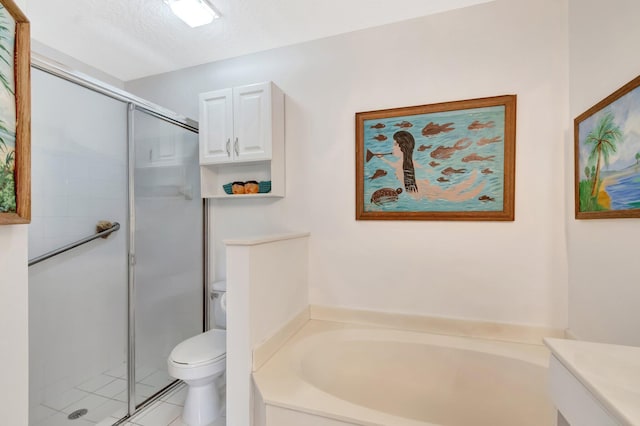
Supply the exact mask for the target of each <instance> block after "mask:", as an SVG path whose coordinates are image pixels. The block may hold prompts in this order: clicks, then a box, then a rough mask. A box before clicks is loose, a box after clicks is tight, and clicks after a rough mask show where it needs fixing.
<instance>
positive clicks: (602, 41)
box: [565, 0, 640, 346]
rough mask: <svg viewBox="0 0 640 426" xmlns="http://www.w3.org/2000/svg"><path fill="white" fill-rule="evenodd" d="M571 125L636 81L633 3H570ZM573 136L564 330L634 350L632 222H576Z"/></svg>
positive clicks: (638, 338) (636, 303)
mask: <svg viewBox="0 0 640 426" xmlns="http://www.w3.org/2000/svg"><path fill="white" fill-rule="evenodd" d="M569 4H570V11H571V12H570V14H569V40H570V44H569V46H570V52H571V55H570V70H571V73H570V101H571V119H574V118H575V117H577V116H578V115H580V114H581V113H582V112H584V111H586V110H587V109H589V108H590V107H591V106H593V105H595V104H596V103H597V102H599V101H600V100H602V99H604V98H605V97H607V96H608V95H610V94H611V93H612V92H614V91H615V90H617V89H618V88H620V87H621V86H623V85H624V84H626V83H627V82H629V81H630V80H632V79H633V78H635V77H636V76H637V75H638V74H639V73H640V71H639V70H640V55H638V40H640V27H638V25H637V17H638V16H640V2H638V1H637V0H611V1H607V2H606V3H605V2H602V1H598V0H579V1H578V0H570V3H569ZM572 137H573V135H572V134H571V135H570V136H569V138H568V139H567V140H566V148H565V152H566V153H567V154H566V157H567V158H566V162H565V169H566V183H567V184H566V190H567V197H566V200H567V203H566V205H567V222H568V225H567V231H568V248H569V271H570V273H569V328H570V329H571V331H572V332H573V333H575V335H576V336H578V337H579V338H583V339H587V340H595V341H602V342H610V343H618V344H629V345H635V346H640V330H639V329H638V324H640V285H639V284H638V278H637V264H638V245H637V244H638V241H639V240H640V226H638V219H605V220H579V221H578V220H575V219H574V207H573V196H574V195H573V194H574V192H573V182H574V181H573V139H572Z"/></svg>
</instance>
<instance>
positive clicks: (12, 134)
mask: <svg viewBox="0 0 640 426" xmlns="http://www.w3.org/2000/svg"><path fill="white" fill-rule="evenodd" d="M30 62H31V48H30V34H29V21H28V20H27V18H26V17H25V16H24V14H23V13H22V12H21V11H20V9H19V8H18V6H16V4H15V3H14V2H13V1H12V0H0V225H7V224H18V223H29V222H30V220H31V175H30V169H31V140H30V138H31V88H30V86H31V83H30V80H31V79H30V75H31V70H30Z"/></svg>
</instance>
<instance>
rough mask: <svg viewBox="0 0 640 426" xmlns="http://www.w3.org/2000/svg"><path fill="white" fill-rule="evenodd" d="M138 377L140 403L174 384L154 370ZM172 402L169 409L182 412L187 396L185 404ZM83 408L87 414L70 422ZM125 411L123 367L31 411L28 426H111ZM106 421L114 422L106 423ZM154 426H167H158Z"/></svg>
mask: <svg viewBox="0 0 640 426" xmlns="http://www.w3.org/2000/svg"><path fill="white" fill-rule="evenodd" d="M136 375H137V377H139V380H138V382H137V383H136V392H137V394H138V395H139V399H140V397H142V399H146V398H147V397H149V396H151V395H153V394H155V393H156V392H158V391H160V390H161V389H163V388H164V387H166V386H167V385H168V384H170V383H171V382H172V381H173V379H172V378H171V377H169V376H168V375H167V373H166V372H164V371H160V370H155V369H152V368H145V367H141V368H138V369H137V370H136ZM174 393H175V392H173V393H172V394H174ZM166 398H169V396H166V397H165V398H163V399H166ZM171 401H172V402H171V403H169V404H170V405H172V406H176V407H178V408H180V407H181V405H182V403H183V402H184V396H182V400H180V398H179V397H175V396H174V398H172V399H171ZM81 408H86V409H87V410H88V412H87V414H85V415H84V416H82V417H80V418H78V419H75V420H69V419H68V418H67V416H68V415H69V414H71V413H72V412H74V411H76V410H78V409H81ZM169 408H171V407H169ZM126 410H127V381H126V368H125V367H124V366H122V367H119V368H116V369H113V370H109V371H106V372H104V373H102V374H100V375H99V376H97V377H94V378H92V379H90V380H87V381H85V382H83V383H81V384H79V385H77V386H76V387H74V388H72V389H70V390H68V391H66V392H63V393H61V394H59V395H56V396H55V397H53V398H49V399H48V400H46V401H44V402H43V403H42V404H40V405H39V406H37V407H36V408H35V410H32V411H31V413H30V420H29V424H30V425H31V426H88V425H96V424H99V425H101V426H103V425H111V424H113V423H114V422H115V421H117V420H119V419H120V418H122V417H124V416H125V413H126ZM165 410H166V409H165ZM178 415H179V410H178ZM178 415H176V417H177V416H178ZM105 419H111V420H108V421H107V423H105V422H104V420H105ZM172 420H174V419H172ZM149 424H151V423H149ZM167 424H169V423H167ZM154 426H165V424H162V423H157V424H155V425H154Z"/></svg>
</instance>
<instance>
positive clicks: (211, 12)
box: [165, 0, 220, 28]
mask: <svg viewBox="0 0 640 426" xmlns="http://www.w3.org/2000/svg"><path fill="white" fill-rule="evenodd" d="M165 3H167V4H169V7H170V8H171V11H172V12H173V13H174V14H175V15H176V16H177V17H178V18H180V19H182V20H183V21H184V22H185V23H186V24H187V25H189V26H190V27H191V28H195V27H199V26H201V25H206V24H209V23H211V22H212V21H213V20H214V19H217V18H219V17H220V13H218V11H217V10H216V9H215V8H214V7H213V5H211V3H209V2H208V1H206V0H165Z"/></svg>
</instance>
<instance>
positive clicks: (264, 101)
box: [233, 83, 271, 161]
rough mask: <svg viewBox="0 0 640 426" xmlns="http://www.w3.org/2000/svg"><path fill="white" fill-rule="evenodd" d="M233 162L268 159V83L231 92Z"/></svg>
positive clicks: (269, 123)
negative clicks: (233, 136) (233, 137)
mask: <svg viewBox="0 0 640 426" xmlns="http://www.w3.org/2000/svg"><path fill="white" fill-rule="evenodd" d="M233 117H234V135H235V139H234V143H233V148H234V154H235V159H236V161H257V160H269V159H271V83H260V84H252V85H249V86H242V87H236V88H234V89H233Z"/></svg>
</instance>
